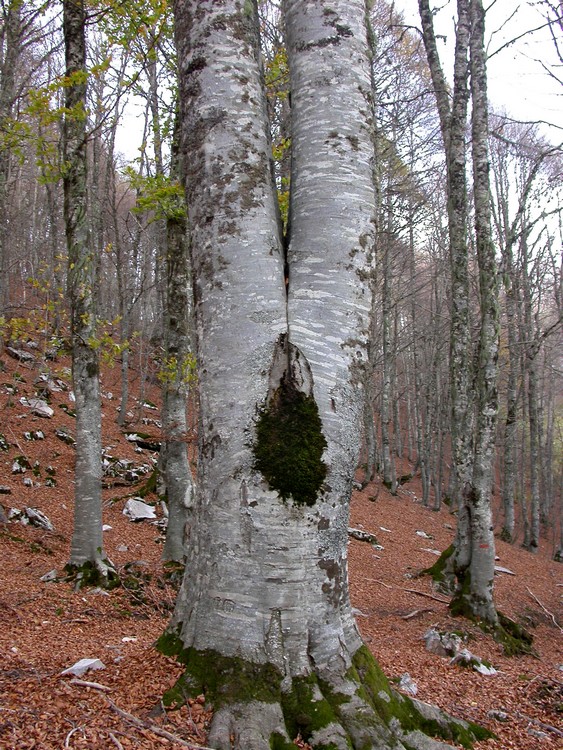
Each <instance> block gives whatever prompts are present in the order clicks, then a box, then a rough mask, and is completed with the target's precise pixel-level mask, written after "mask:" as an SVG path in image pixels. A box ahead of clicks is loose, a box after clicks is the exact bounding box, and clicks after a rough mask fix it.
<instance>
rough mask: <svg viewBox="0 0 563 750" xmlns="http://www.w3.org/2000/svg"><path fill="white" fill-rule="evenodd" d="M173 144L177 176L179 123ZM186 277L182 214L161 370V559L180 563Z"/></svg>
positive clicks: (174, 226) (188, 496) (170, 268)
mask: <svg viewBox="0 0 563 750" xmlns="http://www.w3.org/2000/svg"><path fill="white" fill-rule="evenodd" d="M175 131H176V132H175V138H174V142H173V145H172V169H171V177H172V178H173V179H178V178H179V177H180V172H181V168H180V164H179V144H178V138H179V126H178V127H176V128H175ZM190 287H191V275H190V266H189V258H188V228H187V222H186V218H185V216H182V215H180V214H178V215H172V216H169V217H168V218H167V220H166V306H165V315H164V345H165V361H164V368H163V400H164V402H163V413H162V428H163V433H164V440H165V443H164V446H163V449H164V479H165V483H166V497H167V503H168V526H167V529H166V542H165V544H164V549H163V552H162V556H163V559H165V560H174V561H176V562H183V561H184V557H185V550H186V547H185V544H186V541H187V535H188V533H189V526H188V524H189V520H190V514H191V510H192V507H193V501H194V493H195V484H194V481H193V478H192V471H191V468H190V464H189V462H188V455H187V440H186V438H187V432H188V428H187V419H186V394H187V389H188V387H189V380H190V376H191V359H190V356H191V346H190V343H191V342H190V339H191V330H190V329H191V324H192V319H191V304H190V299H191V288H190Z"/></svg>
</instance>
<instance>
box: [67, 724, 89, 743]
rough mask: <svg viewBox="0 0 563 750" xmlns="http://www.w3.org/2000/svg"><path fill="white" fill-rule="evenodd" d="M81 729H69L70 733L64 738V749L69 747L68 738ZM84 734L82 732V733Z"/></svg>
mask: <svg viewBox="0 0 563 750" xmlns="http://www.w3.org/2000/svg"><path fill="white" fill-rule="evenodd" d="M81 729H82V727H74V729H71V730H70V732H69V733H68V734H67V736H66V737H65V747H70V738H71V737H72V735H73V734H74V733H75V732H80V730H81ZM83 733H84V732H83Z"/></svg>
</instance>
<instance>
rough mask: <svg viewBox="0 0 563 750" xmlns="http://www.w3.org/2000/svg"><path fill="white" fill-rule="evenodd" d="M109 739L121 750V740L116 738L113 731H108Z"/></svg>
mask: <svg viewBox="0 0 563 750" xmlns="http://www.w3.org/2000/svg"><path fill="white" fill-rule="evenodd" d="M108 735H109V738H110V740H111V741H112V742H113V744H114V745H115V746H116V748H117V750H123V745H122V744H121V742H120V741H119V740H118V739H117V737H116V736H115V734H113V732H108Z"/></svg>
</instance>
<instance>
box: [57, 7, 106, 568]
mask: <svg viewBox="0 0 563 750" xmlns="http://www.w3.org/2000/svg"><path fill="white" fill-rule="evenodd" d="M63 24H64V37H65V61H66V76H67V85H66V86H65V108H66V115H65V121H64V159H65V164H66V169H65V174H64V216H65V229H66V239H67V250H68V292H69V298H70V304H71V327H72V376H73V388H74V393H75V397H76V468H75V472H76V480H75V496H74V533H73V537H72V546H71V553H70V564H71V565H72V566H82V565H83V564H84V563H91V564H92V565H93V566H94V567H95V568H97V569H98V571H99V572H100V573H101V574H103V575H105V574H106V573H107V566H106V563H105V562H104V553H103V543H102V486H101V453H102V446H101V403H100V392H99V361H98V353H97V349H96V346H95V341H94V339H95V336H96V310H95V304H94V288H95V262H94V258H93V257H92V252H91V246H90V243H89V241H88V221H87V156H86V138H87V137H86V108H85V105H86V78H87V74H86V40H85V12H84V5H83V2H82V1H81V0H78V2H77V1H76V0H66V1H65V2H64V3H63Z"/></svg>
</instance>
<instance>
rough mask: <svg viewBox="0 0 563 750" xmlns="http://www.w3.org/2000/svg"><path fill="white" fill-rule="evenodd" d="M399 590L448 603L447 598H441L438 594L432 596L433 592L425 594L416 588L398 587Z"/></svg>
mask: <svg viewBox="0 0 563 750" xmlns="http://www.w3.org/2000/svg"><path fill="white" fill-rule="evenodd" d="M397 588H399V590H400V591H407V592H408V593H409V594H418V595H419V596H425V597H427V598H428V599H434V601H435V602H441V603H442V604H449V603H450V601H449V599H441V598H440V597H439V596H434V594H427V593H426V592H425V591H417V590H416V589H402V588H400V587H397Z"/></svg>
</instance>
